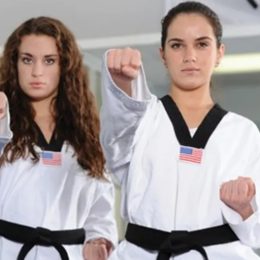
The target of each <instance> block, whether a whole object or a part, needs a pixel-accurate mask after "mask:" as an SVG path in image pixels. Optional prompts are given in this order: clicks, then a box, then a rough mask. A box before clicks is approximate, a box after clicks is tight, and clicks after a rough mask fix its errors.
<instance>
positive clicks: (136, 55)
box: [131, 50, 142, 69]
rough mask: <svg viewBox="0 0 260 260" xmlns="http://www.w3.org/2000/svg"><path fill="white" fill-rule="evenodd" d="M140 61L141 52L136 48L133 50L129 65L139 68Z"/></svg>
mask: <svg viewBox="0 0 260 260" xmlns="http://www.w3.org/2000/svg"><path fill="white" fill-rule="evenodd" d="M141 63H142V62H141V53H140V52H139V51H138V50H134V51H133V55H132V59H131V66H132V67H133V68H136V69H140V67H141Z"/></svg>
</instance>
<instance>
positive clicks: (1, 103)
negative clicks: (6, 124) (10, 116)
mask: <svg viewBox="0 0 260 260" xmlns="http://www.w3.org/2000/svg"><path fill="white" fill-rule="evenodd" d="M6 104H7V97H6V95H5V93H4V92H1V91H0V119H1V118H3V117H4V116H5V114H6Z"/></svg>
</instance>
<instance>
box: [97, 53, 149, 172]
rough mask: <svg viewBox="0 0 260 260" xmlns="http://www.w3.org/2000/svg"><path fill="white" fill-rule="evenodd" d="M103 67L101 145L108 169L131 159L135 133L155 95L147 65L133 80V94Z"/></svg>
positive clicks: (113, 168) (105, 56)
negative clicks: (146, 72)
mask: <svg viewBox="0 0 260 260" xmlns="http://www.w3.org/2000/svg"><path fill="white" fill-rule="evenodd" d="M106 58H107V53H106V54H105V55H104V62H103V66H102V106H101V144H102V147H103V150H104V153H105V157H106V162H107V167H108V169H109V170H110V171H111V172H113V173H115V171H116V169H119V168H120V167H122V166H124V165H126V164H127V163H128V162H129V161H130V158H131V151H132V148H133V145H134V135H135V132H136V130H137V128H138V126H139V123H140V120H141V118H142V116H143V115H144V113H145V111H146V109H147V106H148V105H149V103H150V101H151V98H152V95H151V93H150V91H149V89H148V87H147V83H146V79H145V74H144V70H143V67H142V68H141V70H140V74H139V76H138V77H137V79H136V80H134V81H133V83H132V93H133V95H132V97H130V96H128V95H127V94H126V93H125V92H124V91H123V90H121V89H120V88H119V87H117V86H116V84H115V82H114V81H113V79H112V77H111V75H110V73H109V71H108V68H107V66H106Z"/></svg>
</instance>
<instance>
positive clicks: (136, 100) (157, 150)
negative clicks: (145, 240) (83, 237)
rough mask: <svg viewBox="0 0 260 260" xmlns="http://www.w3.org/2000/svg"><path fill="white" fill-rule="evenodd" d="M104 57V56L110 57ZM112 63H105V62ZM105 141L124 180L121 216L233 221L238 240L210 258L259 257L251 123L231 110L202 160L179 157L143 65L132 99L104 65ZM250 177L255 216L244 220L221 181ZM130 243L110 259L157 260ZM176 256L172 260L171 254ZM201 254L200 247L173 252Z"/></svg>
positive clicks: (185, 259) (193, 223)
mask: <svg viewBox="0 0 260 260" xmlns="http://www.w3.org/2000/svg"><path fill="white" fill-rule="evenodd" d="M105 59H106V58H105ZM104 63H105V64H106V62H104ZM102 73H103V89H102V92H103V105H102V110H101V142H102V146H103V148H104V151H105V155H106V161H107V165H108V168H109V170H111V172H112V173H114V175H115V177H116V179H117V181H118V182H119V183H120V184H121V188H122V200H121V213H122V216H123V218H124V219H125V220H126V221H128V222H130V223H133V224H137V225H141V226H145V227H151V228H154V229H159V230H164V231H167V232H170V231H172V230H188V231H192V230H197V229H202V228H208V227H213V226H217V225H222V224H224V223H229V225H230V226H231V228H232V230H233V231H234V232H235V234H236V235H237V236H238V238H239V241H236V242H232V243H228V244H222V245H215V246H208V247H205V250H206V252H207V254H208V257H209V259H210V260H223V259H226V260H242V259H243V260H255V259H260V257H259V256H257V255H256V254H255V253H254V251H253V250H252V249H251V247H259V246H260V213H259V211H258V209H259V202H260V198H259V185H260V134H259V131H258V129H257V127H256V125H255V124H254V123H253V122H251V121H250V120H248V119H246V118H244V117H242V116H240V115H237V114H235V113H232V112H228V113H227V114H226V115H225V116H224V117H223V118H222V120H221V121H220V123H219V124H218V126H217V127H216V129H215V130H214V132H213V133H212V134H211V136H210V138H209V140H208V142H207V144H206V147H205V149H204V150H203V155H202V159H201V163H192V162H187V161H183V160H180V159H179V156H180V155H179V150H180V143H179V142H178V140H177V137H176V133H175V132H174V130H173V125H172V123H171V121H170V119H169V117H168V114H167V113H166V111H165V109H164V106H163V104H162V102H161V101H160V100H158V99H157V97H155V96H154V95H152V94H151V93H150V92H149V90H148V88H147V84H146V80H145V76H144V72H143V69H142V70H141V73H140V75H139V76H138V78H137V79H136V80H135V81H134V83H133V86H132V92H133V96H132V97H129V96H127V95H126V94H125V93H124V92H123V91H122V90H120V89H119V88H118V87H117V86H116V85H115V84H114V82H113V80H112V78H111V76H110V74H109V72H108V69H107V67H106V66H104V67H103V71H102ZM238 176H250V177H251V178H252V179H253V181H254V182H255V184H256V190H257V193H256V198H255V200H254V201H253V202H252V204H253V206H254V209H255V213H254V214H253V215H252V216H250V217H249V218H248V219H246V220H245V221H243V220H242V219H241V217H240V215H239V214H237V213H236V212H235V211H233V210H232V209H230V208H229V207H227V206H226V205H224V203H222V202H221V201H220V198H219V189H220V186H221V184H222V183H223V182H225V181H229V180H232V179H236V178H237V177H238ZM156 256H157V252H151V251H150V252H149V251H147V250H144V249H142V248H141V247H138V246H136V245H134V244H132V243H130V242H128V241H126V240H123V241H122V242H121V243H120V244H119V246H118V248H117V249H116V250H115V251H114V253H113V254H112V256H111V257H110V260H155V259H156ZM171 259H173V258H171ZM174 259H176V260H177V259H178V260H191V259H192V260H196V259H202V256H201V255H200V254H199V253H198V252H197V251H190V252H188V253H185V254H182V255H179V256H177V257H174Z"/></svg>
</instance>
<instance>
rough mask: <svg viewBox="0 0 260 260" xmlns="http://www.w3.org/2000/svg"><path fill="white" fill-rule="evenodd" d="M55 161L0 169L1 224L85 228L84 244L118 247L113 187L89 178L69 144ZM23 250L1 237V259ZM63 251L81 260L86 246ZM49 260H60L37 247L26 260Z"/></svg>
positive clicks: (25, 162) (22, 161)
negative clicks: (102, 242)
mask: <svg viewBox="0 0 260 260" xmlns="http://www.w3.org/2000/svg"><path fill="white" fill-rule="evenodd" d="M1 123H2V122H1ZM36 150H37V151H39V152H41V149H40V148H39V147H36ZM90 152H91V151H90ZM57 161H58V163H57ZM57 161H56V163H57V164H58V165H50V164H51V162H50V163H49V162H48V161H47V162H45V163H43V160H42V159H40V161H39V162H38V163H36V164H33V163H32V161H31V160H30V159H27V160H25V159H19V160H17V161H15V162H14V163H12V164H6V165H5V166H4V167H2V168H1V169H0V219H2V220H6V221H9V222H14V223H17V224H22V225H26V226H32V227H38V226H39V227H44V228H47V229H51V230H65V229H66V230H68V229H79V228H84V229H85V239H86V241H87V240H90V239H95V238H100V237H102V238H106V239H108V240H109V241H111V242H112V243H113V244H115V243H116V241H117V231H116V226H115V221H114V216H113V209H112V207H113V203H114V196H113V195H114V190H113V185H112V183H111V182H110V181H102V180H97V179H94V178H92V177H89V176H87V175H86V173H85V171H84V170H83V169H82V168H81V167H80V166H79V164H78V163H77V160H76V156H75V155H74V150H73V148H72V147H71V146H70V145H69V144H68V143H67V142H64V144H63V145H62V149H61V158H60V159H58V160H57ZM59 162H60V163H59ZM56 163H55V162H54V164H56ZM59 164H60V165H59ZM21 246H22V245H21V244H19V243H15V242H12V241H9V240H7V239H5V238H3V237H1V236H0V259H1V260H15V259H16V258H17V255H18V252H19V250H20V248H21ZM64 248H65V249H66V251H67V253H68V256H69V259H70V260H79V259H83V257H82V249H83V245H69V246H64ZM46 259H50V260H60V259H61V258H60V256H59V254H58V252H57V251H56V249H55V248H53V247H43V246H35V247H33V248H32V250H31V251H30V252H29V253H28V255H27V257H26V260H46Z"/></svg>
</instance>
